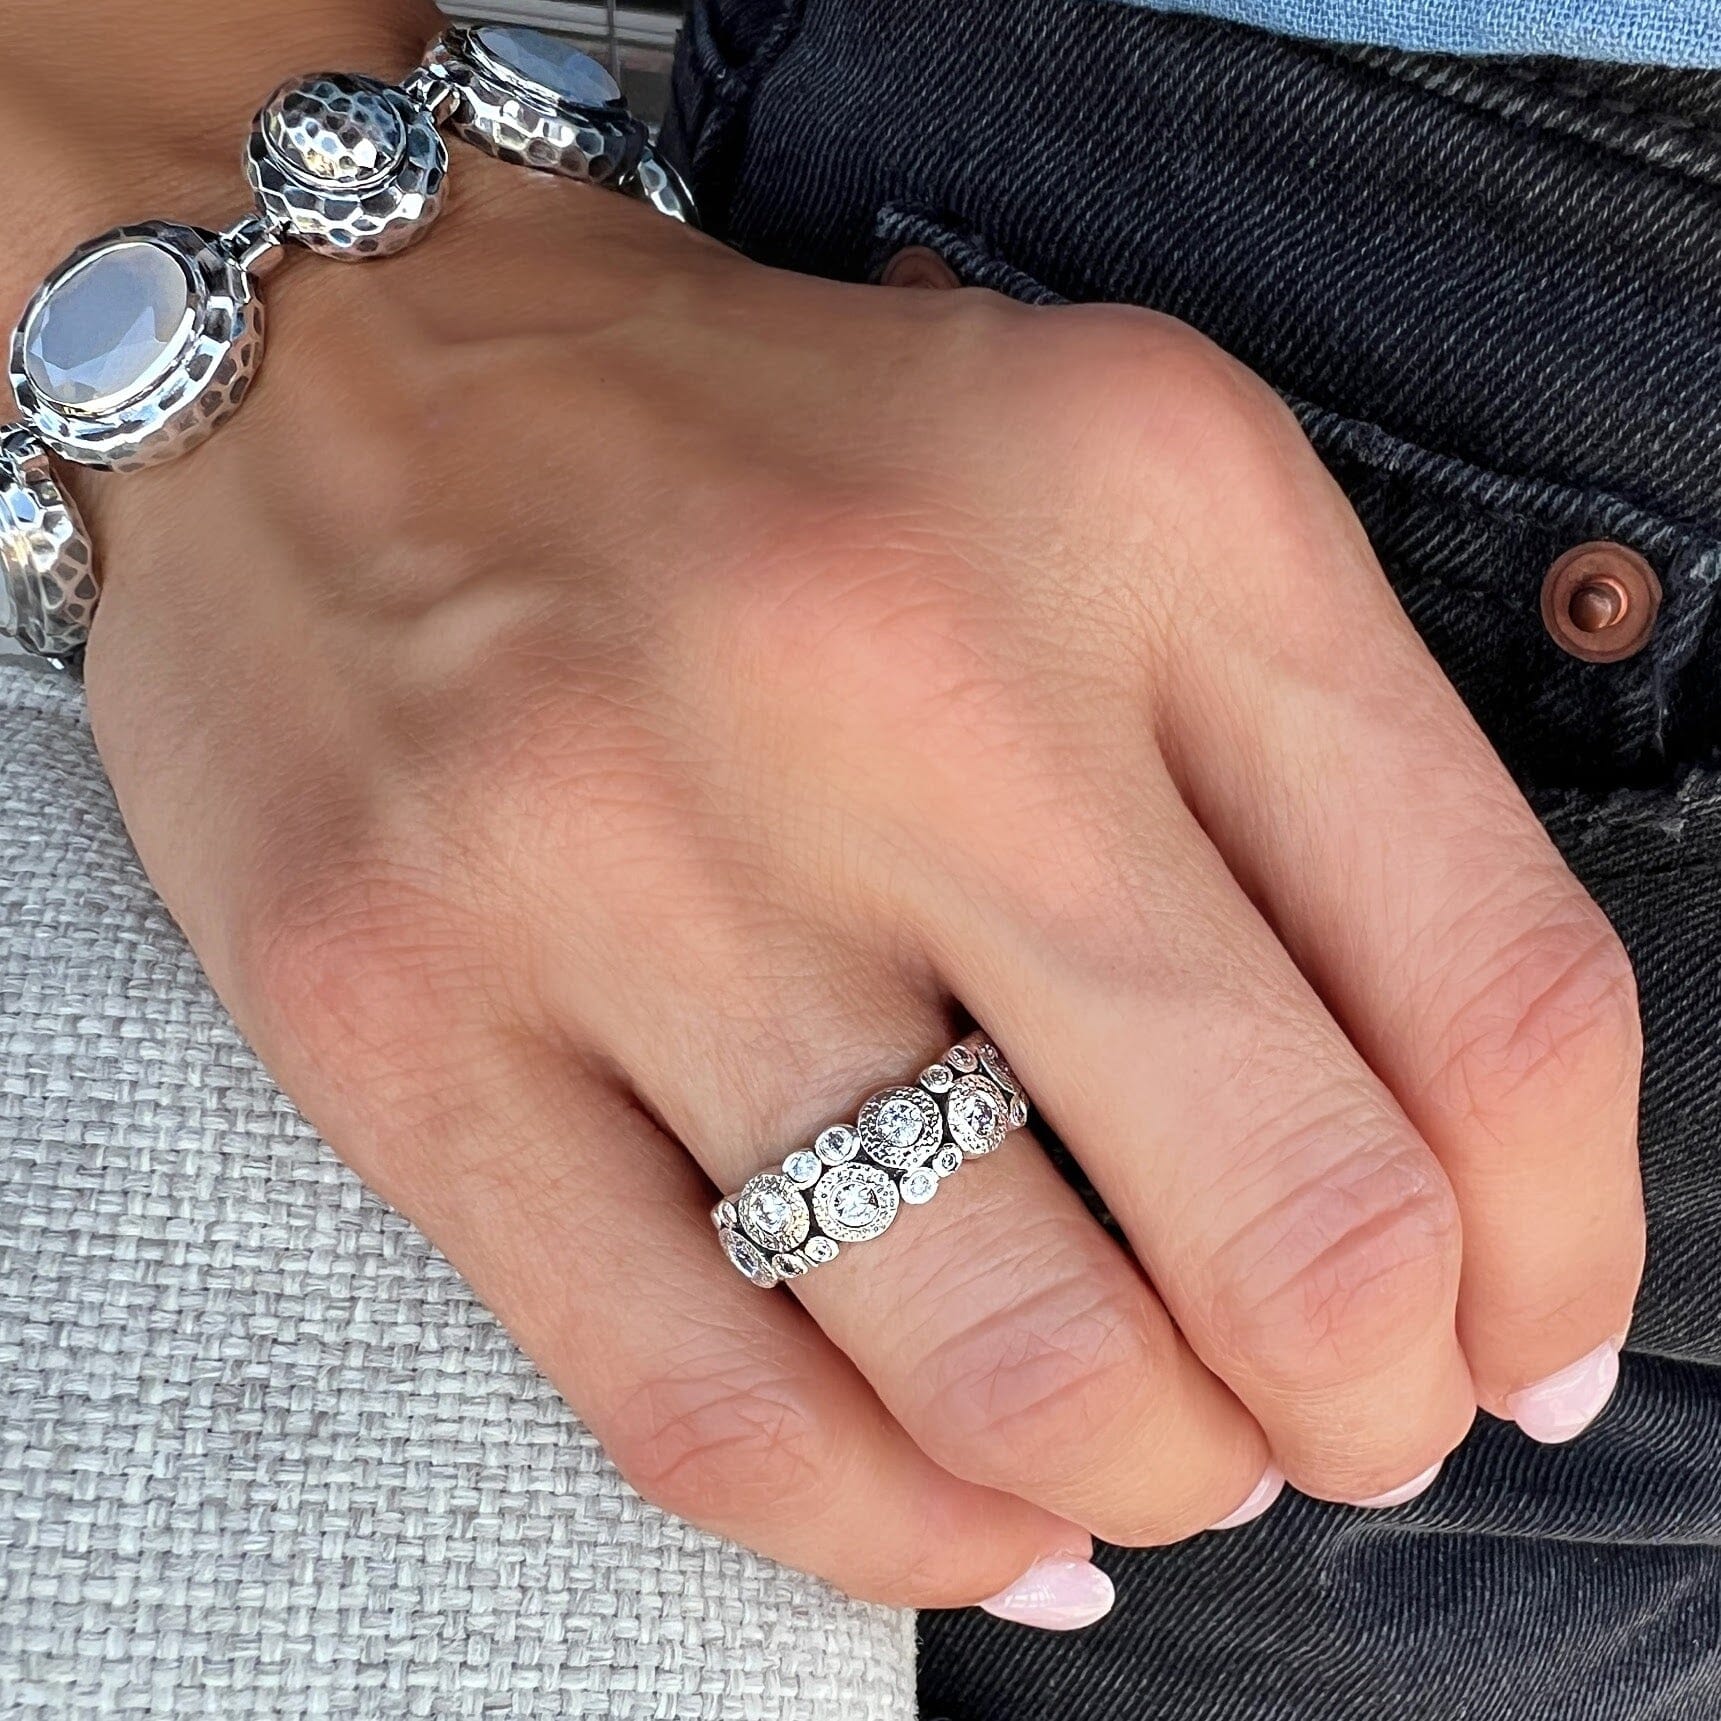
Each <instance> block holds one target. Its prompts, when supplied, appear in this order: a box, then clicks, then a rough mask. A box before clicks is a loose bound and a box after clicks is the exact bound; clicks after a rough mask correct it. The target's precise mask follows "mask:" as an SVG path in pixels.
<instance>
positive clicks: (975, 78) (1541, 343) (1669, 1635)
mask: <svg viewBox="0 0 1721 1721" xmlns="http://www.w3.org/2000/svg"><path fill="white" fill-rule="evenodd" d="M669 136H670V141H671V147H672V148H673V149H675V150H677V151H678V152H679V153H680V154H681V157H682V159H683V160H684V161H685V162H686V163H687V164H688V165H689V167H690V170H691V172H692V175H693V177H694V179H695V181H696V184H697V187H698V190H699V193H700V196H701V198H702V200H703V202H704V205H705V207H706V209H707V211H708V215H709V218H710V224H711V225H712V226H713V227H714V228H715V230H716V231H717V232H718V233H719V234H721V235H722V236H724V237H725V238H727V239H728V240H730V241H731V242H732V243H733V244H735V245H737V246H738V247H740V248H741V249H742V250H744V251H746V252H749V253H750V254H752V255H754V256H756V257H759V258H762V259H764V260H767V261H770V262H773V263H778V264H784V265H788V266H791V267H795V268H800V269H805V270H812V271H817V272H820V273H824V274H829V275H834V276H841V277H849V278H865V277H867V276H868V274H869V273H870V272H872V271H873V270H875V269H876V267H877V266H878V263H879V261H880V259H881V257H882V256H884V255H885V254H886V253H888V252H889V251H891V250H893V249H895V248H896V247H898V246H901V245H904V244H908V243H923V244H929V245H933V246H935V247H937V248H938V249H939V250H940V251H941V252H942V253H943V255H944V256H945V258H946V259H947V260H948V261H949V262H950V263H951V264H952V265H953V266H954V268H955V269H956V271H957V272H958V273H959V274H960V275H961V276H962V277H963V278H964V279H965V280H967V281H970V282H974V283H978V284H982V285H985V286H989V287H994V288H996V289H998V290H999V291H1001V292H1005V293H1009V294H1012V295H1014V296H1016V297H1018V298H1023V299H1027V300H1032V301H1037V302H1048V303H1049V302H1056V301H1057V300H1060V299H1065V298H1069V299H1121V300H1129V301H1133V302H1136V303H1139V304H1145V305H1152V306H1155V307H1157V308H1158V309H1161V310H1164V311H1169V312H1171V313H1173V314H1175V315H1177V316H1179V317H1182V318H1185V319H1186V320H1188V321H1189V322H1191V323H1194V324H1195V325H1197V326H1198V327H1200V328H1202V329H1204V330H1206V331H1207V332H1208V333H1209V334H1211V335H1212V336H1213V337H1214V338H1215V339H1217V340H1218V341H1220V342H1221V343H1222V344H1223V345H1224V346H1226V347H1228V348H1229V349H1230V350H1231V351H1232V352H1234V353H1236V354H1238V355H1239V356H1240V357H1241V358H1243V359H1244V360H1246V361H1247V362H1248V363H1249V364H1250V365H1251V366H1253V367H1254V368H1255V369H1256V370H1257V371H1259V372H1260V373H1261V374H1263V375H1264V376H1265V377H1267V378H1268V379H1269V380H1270V381H1271V382H1272V383H1273V384H1274V385H1276V386H1277V387H1278V388H1280V389H1281V390H1282V391H1283V392H1284V393H1285V394H1286V395H1287V396H1288V397H1289V398H1290V399H1291V400H1292V401H1293V402H1294V403H1296V405H1297V407H1298V410H1299V411H1300V413H1301V415H1302V418H1303V422H1304V424H1305V426H1306V428H1307V430H1308V432H1309V434H1310V436H1311V437H1312V438H1313V439H1314V441H1315V443H1316V445H1317V447H1318V448H1319V449H1320V450H1321V452H1322V454H1323V456H1324V457H1325V458H1326V459H1327V461H1328V463H1329V464H1330V466H1331V467H1332V469H1333V471H1334V472H1335V473H1336V474H1337V476H1338V478H1339V480H1340V481H1341V482H1342V483H1343V485H1344V486H1345V488H1346V490H1347V491H1348V492H1349V494H1350V497H1351V499H1352V501H1353V502H1354V504H1355V506H1356V508H1357V511H1358V512H1359V514H1360V515H1361V517H1362V519H1363V521H1364V523H1365V524H1366V526H1367V528H1368V530H1369V532H1370V534H1371V535H1372V537H1373V539H1374V542H1375V545H1376V547H1377V549H1378V551H1379V553H1380V556H1381V559H1382V561H1383V562H1384V563H1385V565H1386V568H1387V570H1388V572H1389V574H1390V575H1391V578H1392V580H1393V582H1394V584H1395V586H1396V588H1397V590H1398V592H1399V594H1400V596H1401V598H1402V599H1403V602H1404V604H1405V607H1406V608H1407V609H1408V611H1409V612H1410V614H1411V615H1412V616H1413V617H1414V618H1415V620H1416V622H1417V624H1418V626H1419V627H1420V628H1421V629H1422V631H1423V633H1424V634H1425V636H1426V637H1427V639H1428V641H1429V644H1430V645H1431V646H1432V648H1433V649H1434V651H1435V653H1436V654H1437V655H1438V657H1439V658H1440V660H1441V662H1442V664H1443V665H1444V666H1445V668H1446V670H1447V673H1448V674H1449V675H1450V676H1451V678H1452V680H1453V682H1454V683H1455V684H1456V685H1457V687H1458V689H1459V690H1460V692H1461V693H1462V694H1463V695H1464V697H1465V698H1466V699H1467V700H1468V701H1469V703H1470V705H1471V706H1472V708H1473V709H1474V710H1475V712H1476V714H1477V716H1478V717H1479V719H1480V720H1481V722H1482V723H1483V725H1484V726H1485V727H1486V729H1487V730H1488V733H1489V734H1490V735H1491V736H1492V738H1493V740H1494V742H1495V744H1496V745H1497V746H1498V747H1499V749H1500V751H1501V753H1502V754H1503V755H1504V757H1505V758H1506V760H1507V761H1508V763H1509V764H1510V765H1511V767H1512V769H1513V770H1514V772H1515V773H1516V774H1517V776H1518V778H1519V781H1520V782H1521V783H1522V785H1523V787H1524V789H1525V792H1526V793H1527V794H1528V795H1529V796H1530V798H1531V800H1532V802H1533V803H1534V805H1535V806H1536V808H1537V810H1538V811H1539V812H1540V813H1541V815H1542V816H1543V818H1544V819H1545V820H1546V822H1547V824H1548V825H1549V827H1550V829H1551V830H1552V831H1553V833H1554V835H1555V837H1556V838H1557V840H1558V841H1559V842H1560V844H1561V846H1562V847H1563V848H1564V850H1565V852H1566V853H1567V855H1568V856H1569V857H1570V860H1571V863H1572V865H1573V866H1574V867H1575V868H1576V870H1577V871H1578V873H1579V874H1580V876H1581V877H1582V878H1583V879H1584V881H1585V883H1586V884H1587V885H1588V887H1589V888H1590V890H1591V891H1592V892H1594V894H1595V895H1596V896H1597V897H1598V899H1599V900H1600V901H1601V903H1602V904H1603V906H1604V907H1605V908H1606V909H1607V910H1608V912H1609V913H1610V914H1611V915H1612V917H1613V919H1614V921H1615V924H1616V925H1617V926H1618V927H1619V929H1620V931H1621V933H1622V934H1623V936H1624V938H1625V940H1626V942H1627V944H1628V945H1629V946H1630V948H1631V950H1632V953H1633V955H1634V957H1635V959H1636V962H1637V966H1638V971H1639V975H1640V979H1641V983H1642V989H1643V1000H1644V1014H1645V1026H1646V1032H1647V1036H1648V1066H1647V1072H1646V1076H1645V1086H1644V1113H1643V1159H1644V1173H1645V1178H1646V1182H1647V1189H1648V1200H1649V1214H1650V1262H1649V1272H1648V1278H1647V1282H1646V1284H1645V1288H1644V1293H1643V1298H1642V1302H1641V1305H1640V1309H1639V1314H1638V1319H1637V1324H1636V1326H1635V1327H1634V1329H1633V1332H1632V1337H1631V1343H1630V1347H1629V1351H1628V1355H1627V1357H1626V1361H1625V1367H1624V1374H1623V1380H1622V1383H1621V1386H1620V1390H1619V1393H1618V1396H1617V1398H1616V1399H1615V1401H1614V1403H1613V1405H1612V1407H1611V1408H1610V1409H1609V1410H1608V1411H1607V1412H1606V1414H1605V1415H1604V1416H1603V1418H1602V1419H1601V1421H1600V1422H1599V1423H1598V1424H1597V1425H1596V1426H1595V1427H1594V1428H1593V1429H1592V1430H1591V1431H1590V1432H1589V1433H1588V1434H1586V1435H1585V1436H1584V1437H1583V1438H1582V1439H1581V1440H1579V1441H1578V1442H1577V1443H1576V1444H1574V1445H1572V1446H1569V1447H1565V1448H1544V1447H1538V1446H1535V1445H1533V1444H1531V1443H1530V1442H1529V1441H1528V1440H1526V1439H1524V1438H1523V1437H1522V1436H1521V1435H1520V1434H1519V1433H1518V1432H1517V1431H1516V1430H1515V1429H1514V1428H1512V1427H1510V1426H1507V1425H1504V1424H1501V1423H1497V1422H1492V1421H1489V1420H1488V1419H1486V1418H1484V1419H1482V1420H1481V1422H1480V1423H1479V1425H1478V1427H1477V1429H1476V1431H1475V1433H1474V1434H1473V1436H1472V1437H1471V1439H1470V1440H1469V1441H1468V1442H1467V1444H1466V1445H1465V1446H1464V1448H1463V1449H1462V1450H1461V1451H1460V1452H1459V1453H1458V1454H1457V1455H1456V1456H1455V1457H1454V1458H1453V1459H1452V1461H1451V1462H1450V1463H1449V1464H1448V1466H1447V1468H1446V1470H1445V1473H1444V1474H1443V1476H1442V1478H1441V1480H1440V1482H1439V1483H1438V1484H1437V1485H1436V1487H1435V1488H1434V1489H1433V1490H1432V1491H1431V1492H1430V1493H1428V1494H1427V1495H1425V1496H1423V1497H1422V1498H1421V1499H1419V1500H1416V1501H1415V1502H1413V1503H1412V1504H1410V1505H1407V1506H1404V1507H1401V1508H1398V1509H1396V1510H1393V1511H1388V1512H1369V1513H1364V1512H1359V1511H1352V1510H1347V1509H1342V1508H1337V1507H1332V1506H1326V1505H1320V1504H1317V1503H1315V1502H1312V1501H1309V1500H1304V1499H1301V1498H1297V1497H1294V1496H1287V1497H1286V1498H1285V1499H1284V1500H1283V1501H1282V1502H1281V1503H1280V1504H1279V1505H1278V1506H1277V1507H1276V1508H1275V1509H1274V1510H1273V1511H1272V1512H1270V1513H1269V1514H1268V1515H1267V1516H1266V1517H1265V1518H1263V1519H1262V1520H1260V1521H1259V1522H1258V1523H1256V1524H1254V1525H1252V1526H1251V1527H1249V1528H1247V1529H1244V1530H1240V1531H1234V1532H1231V1533H1228V1534H1223V1535H1210V1536H1205V1537H1201V1538H1198V1539H1197V1540H1195V1541H1194V1542H1191V1543H1188V1544H1186V1545H1185V1546H1182V1547H1178V1548H1172V1549H1164V1550H1134V1551H1131V1550H1109V1549H1108V1550H1102V1552H1101V1554H1100V1558H1101V1560H1102V1562H1103V1563H1104V1564H1105V1565H1106V1567H1107V1568H1108V1569H1109V1570H1110V1571H1111V1572H1112V1574H1113V1575H1114V1577H1115V1578H1116V1580H1117V1585H1118V1591H1119V1600H1118V1605H1117V1609H1116V1611H1115V1613H1114V1614H1113V1615H1112V1616H1111V1618H1110V1619H1108V1620H1107V1621H1106V1622H1104V1623H1103V1624H1102V1625H1100V1626H1098V1627H1097V1628H1095V1629H1093V1630H1091V1631H1089V1632H1086V1633H1084V1634H1080V1635H1078V1636H1076V1637H1073V1638H1068V1639H1054V1638H1048V1637H1044V1636H1040V1635H1037V1634H1035V1633H1032V1632H1029V1631H1025V1630H1023V1629H1021V1628H1018V1627H1013V1626H1009V1625H1005V1624H1001V1623H999V1622H998V1621H995V1620H992V1619H990V1618H988V1617H987V1616H985V1615H984V1614H981V1613H978V1612H970V1613H960V1614H944V1615H932V1614H929V1615H926V1616H925V1617H924V1618H923V1621H922V1631H923V1640H924V1656H923V1671H922V1687H923V1694H924V1699H925V1704H926V1709H927V1713H928V1714H929V1715H937V1716H949V1717H952V1718H954V1721H982V1718H997V1721H1003V1718H1006V1717H1008V1718H1010V1721H1042V1718H1049V1717H1058V1718H1062V1717H1065V1716H1068V1717H1071V1718H1074V1717H1078V1716H1080V1717H1096V1718H1097V1717H1103V1718H1107V1721H1124V1718H1132V1721H1133V1718H1136V1717H1150V1716H1151V1717H1156V1718H1164V1721H1217V1718H1219V1717H1247V1718H1249V1721H1268V1718H1273V1721H1280V1718H1297V1721H1302V1718H1309V1721H1353V1718H1354V1721H1381V1718H1383V1717H1397V1716H1407V1717H1417V1718H1423V1717H1428V1718H1433V1721H1447V1718H1452V1721H1456V1718H1458V1717H1464V1718H1466V1721H1532V1718H1533V1721H1544V1718H1545V1721H1591V1718H1598V1721H1599V1718H1602V1717H1608V1718H1615V1717H1630V1718H1632V1721H1648V1718H1650V1717H1655V1718H1657V1721H1671V1718H1674V1717H1693V1718H1695V1717H1705V1718H1708V1717H1715V1716H1718V1715H1721V1165H1718V1160H1721V1096H1718V1095H1717V1077H1718V1074H1721V973H1718V969H1721V958H1718V948H1717V941H1718V939H1721V772H1718V771H1717V764H1718V755H1721V746H1718V743H1721V643H1718V641H1717V626H1718V624H1717V622H1716V621H1715V619H1714V602H1713V600H1714V596H1715V592H1716V584H1717V580H1718V579H1721V451H1718V450H1721V76H1717V77H1710V76H1708V75H1704V74H1680V75H1674V74H1668V73H1657V72H1653V71H1650V72H1608V71H1603V70H1600V69H1595V68H1592V69H1589V70H1585V69H1583V68H1577V67H1570V66H1556V65H1548V64H1541V63H1535V64H1531V63H1523V64H1487V63H1481V64H1470V65H1465V64H1462V63H1458V62H1441V61H1429V60H1413V59H1409V58H1405V57H1402V56H1396V55H1392V54H1388V53H1382V52H1374V51H1362V52H1358V51H1350V52H1347V51H1343V50H1339V49H1333V48H1323V47H1320V46H1312V45H1308V44H1295V43H1291V42H1287V41H1283V40H1280V39H1276V38H1273V37H1270V36H1265V35H1261V34H1258V33H1255V32H1252V31H1248V30H1244V29H1240V28H1236V27H1232V26H1228V25H1222V24H1217V23H1213V22H1210V21H1206V20H1200V19H1189V18H1172V17H1165V16H1158V15H1155V14H1153V13H1149V12H1144V11H1139V10H1136V9H1133V8H1128V7H1123V6H1111V5H1105V4H1100V3H1096V0H958V3H956V4H952V0H699V3H698V4H696V6H695V10H694V13H693V17H692V20H691V28H690V30H689V33H688V37H687V41H686V44H685V46H684V49H683V53H682V56H681V60H680V64H679V67H678V72H677V80H676V113H675V116H674V118H673V119H672V121H671V125H670V131H669ZM1593 539H1611V540H1614V541H1616V542H1619V543H1623V544H1626V545H1629V546H1631V547H1632V548H1634V549H1636V550H1638V551H1639V552H1641V553H1642V554H1643V555H1644V556H1645V557H1647V558H1648V560H1649V561H1650V562H1651V563H1652V564H1653V566H1654V568H1655V569H1656V571H1657V572H1658V574H1659V576H1660V579H1661V582H1662V585H1663V587H1664V589H1665V602H1664V605H1663V607H1662V610H1661V613H1660V617H1659V620H1658V623H1657V626H1656V628H1655V631H1654V634H1653V637H1652V638H1651V640H1650V642H1649V644H1648V646H1647V648H1646V649H1644V650H1642V651H1640V652H1639V653H1637V654H1636V655H1635V656H1632V657H1630V658H1628V659H1626V660H1624V661H1621V662H1617V663H1611V664H1597V663H1590V662H1584V661H1580V660H1578V659H1577V658H1575V657H1572V656H1569V655H1567V654H1566V653H1565V652H1564V651H1563V650H1561V649H1560V647H1559V646H1558V645H1557V644H1556V643H1555V641H1554V640H1553V639H1552V638H1551V637H1550V635H1549V632H1548V630H1547V628H1546V627H1545V626H1544V623H1543V620H1542V616H1541V610H1540V592H1541V587H1542V583H1543V577H1544V574H1545V572H1546V570H1547V569H1548V567H1549V566H1550V564H1551V563H1552V562H1553V561H1554V560H1555V559H1556V558H1557V557H1558V556H1559V555H1560V554H1561V553H1562V552H1563V551H1565V550H1567V549H1568V548H1570V547H1572V546H1574V545H1576V544H1579V543H1582V542H1585V541H1588V540H1593ZM1142 1462H1143V1463H1147V1464H1150V1463H1152V1462H1153V1454H1152V1453H1143V1455H1142Z"/></svg>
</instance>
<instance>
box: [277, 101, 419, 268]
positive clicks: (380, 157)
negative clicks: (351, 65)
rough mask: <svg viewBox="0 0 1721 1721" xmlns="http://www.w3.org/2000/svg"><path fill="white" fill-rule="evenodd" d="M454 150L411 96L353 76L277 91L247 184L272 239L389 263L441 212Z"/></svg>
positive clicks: (357, 259)
mask: <svg viewBox="0 0 1721 1721" xmlns="http://www.w3.org/2000/svg"><path fill="white" fill-rule="evenodd" d="M447 176H448V149H447V146H446V145H445V144H444V143H443V141H442V135H441V133H440V132H438V131H437V129H436V121H435V118H434V116H433V115H432V114H431V113H430V112H429V111H428V110H427V109H426V108H424V107H423V106H422V105H421V104H420V103H418V102H417V101H415V100H413V98H412V97H411V96H409V95H407V94H406V92H405V91H403V90H399V89H396V88H394V87H393V86H392V85H389V84H385V83H382V82H381V81H380V80H378V79H376V78H366V77H360V76H358V75H356V74H354V73H349V72H318V73H315V74H313V75H312V76H310V77H304V78H293V79H290V80H289V81H288V82H286V83H284V84H282V85H281V87H280V88H279V89H278V90H276V91H275V93H274V94H273V95H272V96H270V98H269V99H268V101H267V102H265V103H264V104H263V106H262V107H261V108H260V109H259V110H258V113H257V117H256V118H255V119H254V120H253V121H252V124H251V135H250V137H249V139H248V140H247V141H246V145H245V177H246V178H247V180H248V181H249V182H250V185H251V194H252V196H253V198H254V199H255V200H256V204H257V209H258V212H259V213H260V214H261V215H262V217H263V219H264V220H265V221H266V222H268V223H269V225H270V227H271V228H272V229H273V230H275V231H276V232H279V233H281V234H282V235H284V236H285V237H287V238H290V239H293V240H295V241H297V242H298V243H299V244H301V245H303V246H304V247H305V248H306V249H307V250H310V251H314V252H316V253H317V255H318V256H321V257H332V258H334V259H336V260H337V261H342V262H360V261H364V260H366V259H369V258H373V257H388V256H392V255H393V254H394V253H395V252H397V251H403V250H405V248H406V247H407V246H408V245H411V244H413V243H415V242H416V241H417V240H419V239H421V238H422V237H423V236H424V235H425V234H426V233H428V232H429V231H430V228H431V226H432V225H433V224H434V223H435V221H436V218H437V216H438V215H439V214H441V212H442V205H443V197H444V190H445V182H446V180H447Z"/></svg>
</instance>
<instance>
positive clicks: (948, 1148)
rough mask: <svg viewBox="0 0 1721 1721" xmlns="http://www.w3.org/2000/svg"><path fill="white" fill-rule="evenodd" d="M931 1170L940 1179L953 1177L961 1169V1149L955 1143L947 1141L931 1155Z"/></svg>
mask: <svg viewBox="0 0 1721 1721" xmlns="http://www.w3.org/2000/svg"><path fill="white" fill-rule="evenodd" d="M932 1169H933V1170H934V1171H936V1172H937V1173H938V1175H939V1176H940V1177H954V1176H955V1175H956V1173H957V1172H959V1171H960V1170H961V1169H962V1149H961V1148H959V1147H958V1146H957V1145H956V1144H955V1142H953V1141H947V1142H946V1143H945V1144H944V1145H943V1146H942V1147H941V1148H939V1150H938V1151H937V1152H936V1153H935V1154H933V1156H932Z"/></svg>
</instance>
